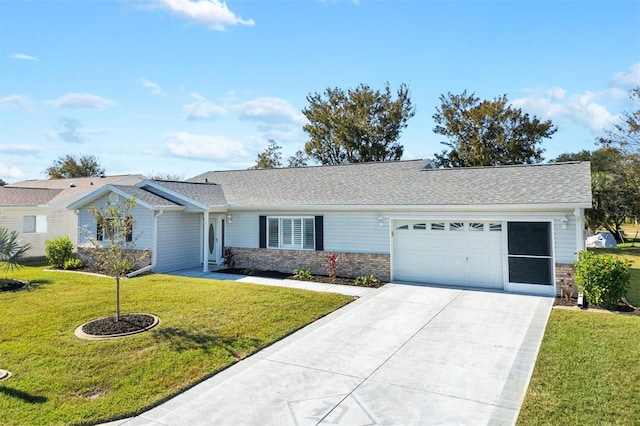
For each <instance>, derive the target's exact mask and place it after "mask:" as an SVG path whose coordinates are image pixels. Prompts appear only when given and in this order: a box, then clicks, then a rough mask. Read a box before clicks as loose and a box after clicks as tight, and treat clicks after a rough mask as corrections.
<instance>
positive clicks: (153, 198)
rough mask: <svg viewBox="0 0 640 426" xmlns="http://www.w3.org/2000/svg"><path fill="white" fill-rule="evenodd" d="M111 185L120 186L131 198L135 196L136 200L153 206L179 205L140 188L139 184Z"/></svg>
mask: <svg viewBox="0 0 640 426" xmlns="http://www.w3.org/2000/svg"><path fill="white" fill-rule="evenodd" d="M111 186H113V187H114V188H118V189H119V190H121V191H123V192H126V193H127V194H129V195H130V198H135V199H136V200H139V201H141V202H144V203H146V204H149V205H150V206H153V207H167V206H178V205H179V204H177V203H174V202H173V201H171V200H167V199H166V198H163V197H161V196H159V195H156V194H154V193H151V192H149V191H146V190H144V189H142V188H138V187H137V186H128V185H111Z"/></svg>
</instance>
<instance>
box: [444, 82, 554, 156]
mask: <svg viewBox="0 0 640 426" xmlns="http://www.w3.org/2000/svg"><path fill="white" fill-rule="evenodd" d="M440 101H441V103H442V104H441V105H440V106H439V107H437V108H436V113H435V114H434V115H433V119H434V121H435V123H436V126H435V128H434V129H433V131H434V132H435V133H436V134H439V135H442V136H446V137H447V138H448V140H447V141H443V142H441V143H442V144H443V145H446V146H447V147H448V149H446V150H443V151H442V153H440V154H435V163H436V165H437V166H440V167H472V166H499V165H510V164H536V163H540V162H541V161H542V160H543V157H542V153H543V151H544V150H543V149H542V148H540V144H541V143H542V141H543V140H544V139H545V138H550V137H551V136H552V135H553V134H554V133H555V132H556V131H557V128H556V127H555V126H553V125H552V124H551V121H550V120H547V121H540V120H539V119H538V118H537V117H535V116H534V117H529V114H526V113H524V112H522V110H520V109H519V108H514V107H513V106H511V105H509V104H508V99H507V96H506V95H503V96H500V97H497V98H495V99H493V100H491V101H487V100H480V98H478V97H476V96H475V94H474V93H472V94H470V95H468V94H467V91H466V90H465V91H464V92H462V94H460V95H453V94H451V93H448V94H447V95H441V96H440Z"/></svg>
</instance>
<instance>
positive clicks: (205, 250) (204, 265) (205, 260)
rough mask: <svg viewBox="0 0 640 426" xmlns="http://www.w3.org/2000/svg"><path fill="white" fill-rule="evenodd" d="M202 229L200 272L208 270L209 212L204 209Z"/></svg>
mask: <svg viewBox="0 0 640 426" xmlns="http://www.w3.org/2000/svg"><path fill="white" fill-rule="evenodd" d="M202 216H203V222H204V227H203V228H204V229H203V230H202V272H209V249H208V244H207V242H208V239H209V212H208V211H207V210H205V211H204V212H202Z"/></svg>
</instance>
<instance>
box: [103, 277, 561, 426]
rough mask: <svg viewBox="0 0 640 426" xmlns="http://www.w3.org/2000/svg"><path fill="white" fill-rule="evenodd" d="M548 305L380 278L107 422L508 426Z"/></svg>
mask: <svg viewBox="0 0 640 426" xmlns="http://www.w3.org/2000/svg"><path fill="white" fill-rule="evenodd" d="M253 278H254V277H252V279H253ZM552 304H553V299H552V298H543V297H536V296H526V295H517V294H507V293H501V292H483V291H471V290H462V289H449V288H439V287H428V286H413V285H406V284H387V285H386V286H384V287H382V288H380V289H377V290H374V291H370V292H368V293H367V294H365V295H364V296H363V297H361V298H360V299H358V300H356V301H355V302H353V303H351V304H349V305H348V306H346V307H344V308H342V309H340V310H338V311H335V312H333V313H332V314H330V315H328V316H326V317H324V318H322V319H320V320H319V321H316V322H315V323H313V324H310V325H309V326H307V327H305V328H304V329H302V330H300V331H298V332H296V333H294V334H292V335H291V336H289V337H287V338H285V339H283V340H281V341H280V342H277V343H276V344H274V345H272V346H270V347H268V348H266V349H264V350H262V351H260V352H258V353H257V354H255V355H253V356H251V357H249V358H247V359H245V360H243V361H241V362H239V363H237V364H235V365H233V366H232V367H230V368H229V369H227V370H225V371H223V372H221V373H220V374H217V375H216V376H214V377H212V378H211V379H208V380H206V381H204V382H202V383H200V384H198V385H196V386H195V387H193V388H191V389H189V390H188V391H186V392H184V393H182V394H180V395H178V396H176V397H175V398H173V399H171V400H169V401H167V402H165V403H163V404H161V405H159V406H157V407H156V408H153V409H151V410H149V411H147V412H145V413H143V414H142V415H140V416H138V417H135V418H132V419H127V420H121V421H117V422H112V423H111V425H127V426H133V425H170V426H174V425H318V424H342V425H374V424H394V425H410V424H414V425H416V424H420V425H453V424H464V425H511V424H514V423H515V421H516V419H517V416H518V412H519V409H520V406H521V404H522V400H523V398H524V393H525V391H526V388H527V385H528V383H529V380H530V377H531V373H532V370H533V366H534V363H535V360H536V356H537V353H538V349H539V346H540V342H541V339H542V336H543V334H544V329H545V327H546V323H547V319H548V316H549V313H550V311H551V307H552Z"/></svg>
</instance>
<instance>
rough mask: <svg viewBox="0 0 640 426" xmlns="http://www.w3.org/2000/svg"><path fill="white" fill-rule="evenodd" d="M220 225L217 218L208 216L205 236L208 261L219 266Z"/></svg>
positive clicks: (220, 256)
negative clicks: (207, 227)
mask: <svg viewBox="0 0 640 426" xmlns="http://www.w3.org/2000/svg"><path fill="white" fill-rule="evenodd" d="M221 226H222V223H221V220H220V218H219V217H218V216H209V229H207V230H206V235H207V253H208V261H209V263H212V264H220V263H221V261H222V239H221V236H222V229H221Z"/></svg>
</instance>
